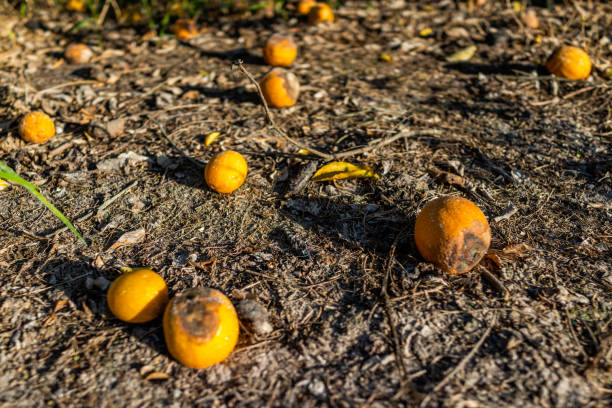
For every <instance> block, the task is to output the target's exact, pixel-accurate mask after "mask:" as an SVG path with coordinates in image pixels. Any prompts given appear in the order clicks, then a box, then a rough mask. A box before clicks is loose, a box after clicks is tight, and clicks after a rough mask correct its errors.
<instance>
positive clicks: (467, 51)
mask: <svg viewBox="0 0 612 408" xmlns="http://www.w3.org/2000/svg"><path fill="white" fill-rule="evenodd" d="M477 50H478V47H476V46H475V45H470V46H469V47H466V48H464V49H462V50H460V51H457V52H456V53H454V54H452V55H449V56H448V57H446V61H448V62H465V61H469V60H470V59H472V57H473V56H474V54H476V51H477Z"/></svg>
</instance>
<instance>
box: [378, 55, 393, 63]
mask: <svg viewBox="0 0 612 408" xmlns="http://www.w3.org/2000/svg"><path fill="white" fill-rule="evenodd" d="M378 59H379V60H381V61H384V62H391V61H393V58H391V56H390V55H389V54H380V55H379V56H378Z"/></svg>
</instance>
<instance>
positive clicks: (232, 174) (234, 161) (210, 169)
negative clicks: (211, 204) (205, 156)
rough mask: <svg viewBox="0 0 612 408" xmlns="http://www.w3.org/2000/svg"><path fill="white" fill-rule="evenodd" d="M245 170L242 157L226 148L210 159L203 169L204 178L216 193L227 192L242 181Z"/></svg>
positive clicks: (234, 188)
mask: <svg viewBox="0 0 612 408" xmlns="http://www.w3.org/2000/svg"><path fill="white" fill-rule="evenodd" d="M247 171H248V168H247V162H246V160H245V159H244V157H243V156H242V155H241V154H240V153H238V152H235V151H233V150H228V151H226V152H223V153H220V154H218V155H216V156H215V157H213V158H212V159H210V161H209V162H208V163H207V164H206V168H205V169H204V180H206V184H208V187H210V188H212V189H213V190H215V191H216V192H217V193H223V194H229V193H231V192H233V191H234V190H237V189H238V188H239V187H240V186H241V185H242V184H243V183H244V180H245V179H246V176H247Z"/></svg>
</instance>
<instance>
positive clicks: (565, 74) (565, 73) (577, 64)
mask: <svg viewBox="0 0 612 408" xmlns="http://www.w3.org/2000/svg"><path fill="white" fill-rule="evenodd" d="M546 69H547V70H548V71H549V72H550V73H551V74H553V75H555V76H558V77H562V78H568V79H585V78H588V77H589V74H590V73H591V59H590V58H589V55H588V54H587V53H586V52H585V51H584V50H582V49H580V48H578V47H572V46H569V45H565V46H563V47H561V48H559V49H558V50H557V51H555V53H554V54H553V55H551V56H550V58H549V59H548V61H546Z"/></svg>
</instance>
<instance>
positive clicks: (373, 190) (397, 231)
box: [0, 0, 612, 408]
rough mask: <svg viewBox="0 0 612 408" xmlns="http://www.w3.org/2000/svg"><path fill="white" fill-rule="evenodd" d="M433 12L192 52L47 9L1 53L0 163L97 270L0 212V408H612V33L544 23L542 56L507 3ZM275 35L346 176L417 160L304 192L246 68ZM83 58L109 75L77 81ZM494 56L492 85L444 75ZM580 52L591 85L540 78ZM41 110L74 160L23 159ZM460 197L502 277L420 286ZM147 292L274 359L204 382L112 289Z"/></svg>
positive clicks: (431, 278)
mask: <svg viewBox="0 0 612 408" xmlns="http://www.w3.org/2000/svg"><path fill="white" fill-rule="evenodd" d="M419 3H420V2H415V3H412V2H404V1H401V0H400V1H385V2H376V1H369V2H365V1H350V2H349V1H347V2H345V3H344V4H342V5H341V6H340V7H339V8H338V9H337V11H336V14H337V21H336V22H335V23H334V24H330V25H322V26H316V27H313V26H308V25H307V24H306V23H304V22H303V21H301V20H299V19H296V18H294V17H292V13H291V12H290V13H289V15H288V17H286V18H283V16H278V17H276V18H274V19H266V18H265V17H263V16H262V15H258V14H242V15H238V16H236V15H221V16H215V15H208V16H205V17H204V18H201V19H200V21H199V24H200V25H201V27H202V28H203V30H202V33H201V34H200V35H199V36H197V37H196V38H194V39H192V40H189V41H187V42H178V41H176V40H175V39H174V38H172V37H168V36H155V35H150V34H147V29H146V27H143V28H133V27H126V26H121V25H117V24H116V23H114V22H113V21H112V20H111V19H109V21H108V22H107V23H106V24H105V25H104V26H103V27H102V28H96V27H95V26H90V27H88V28H86V29H82V30H76V31H70V32H69V31H68V29H69V28H70V27H72V26H74V24H76V23H78V22H79V21H80V20H82V19H83V17H82V16H78V15H74V14H68V13H64V12H58V11H56V10H48V9H46V8H41V9H38V10H36V11H35V12H34V14H33V15H32V16H31V17H30V18H27V19H21V20H18V21H17V22H16V25H15V27H14V28H13V31H14V37H13V39H12V40H10V39H5V40H3V41H2V43H1V44H0V82H1V84H2V87H1V88H0V90H1V95H2V96H1V98H0V125H1V129H0V132H1V133H0V160H3V161H5V162H6V163H7V164H9V165H10V166H11V167H13V168H14V169H16V170H17V171H18V172H19V173H20V174H21V175H23V176H24V177H26V178H27V179H29V180H30V181H32V182H34V183H35V184H37V185H39V186H40V187H41V191H42V192H43V193H44V194H45V195H46V196H47V197H49V198H50V199H51V200H52V201H53V202H54V203H55V204H57V206H58V207H59V208H60V209H61V210H62V211H63V212H64V213H65V214H66V215H67V216H68V217H69V218H70V219H72V220H74V221H75V225H76V227H77V228H78V229H79V230H80V231H81V232H82V233H83V235H84V236H85V237H86V239H87V240H88V242H89V246H87V247H85V246H84V245H82V244H81V243H80V242H78V240H76V239H75V237H74V236H73V235H72V234H71V233H70V232H66V231H60V232H57V230H58V229H59V228H61V227H62V224H61V223H60V222H59V221H58V220H57V219H56V218H54V217H53V216H51V215H50V213H49V212H48V211H47V210H46V209H45V207H43V206H42V205H41V204H40V203H39V202H38V201H36V200H35V199H34V198H33V197H32V196H31V195H30V194H29V193H28V192H26V191H25V190H23V189H21V188H18V187H15V186H13V187H11V188H10V189H9V190H6V191H3V192H0V282H1V285H0V367H1V370H0V404H2V406H7V407H34V406H59V407H66V406H96V407H142V406H176V407H189V406H256V407H259V406H304V407H308V406H342V407H356V406H367V407H381V406H419V405H420V406H428V407H435V406H452V407H464V408H467V407H490V406H496V407H516V406H523V407H531V406H543V407H578V406H580V407H604V406H610V405H609V404H610V403H611V402H612V336H611V333H612V313H611V311H612V296H611V293H612V273H611V269H612V260H611V256H610V244H611V238H612V228H611V222H610V221H611V216H612V194H611V190H612V189H611V187H612V179H611V174H612V166H611V164H612V155H611V153H610V136H611V135H612V105H611V103H610V100H611V96H612V82H611V81H610V80H609V79H606V78H605V75H604V72H605V70H606V69H609V68H611V67H612V65H611V63H612V45H611V40H612V37H611V32H610V27H612V6H611V5H610V4H609V3H607V2H595V1H582V2H580V1H576V2H569V1H567V2H555V3H554V4H553V6H552V7H551V8H546V2H543V1H542V2H535V1H534V2H531V4H532V6H531V7H530V8H531V9H532V10H534V11H535V13H536V15H537V17H538V19H539V28H537V29H530V28H528V27H527V26H526V25H525V24H524V22H523V21H522V19H521V16H520V15H518V14H516V13H515V12H514V11H512V9H511V8H510V7H509V4H508V2H505V1H489V4H488V5H487V6H485V7H483V8H480V9H469V8H468V7H466V5H465V4H464V3H454V2H451V1H441V2H437V3H432V7H431V8H424V7H423V6H422V5H419ZM551 3H552V2H551ZM3 26H6V23H4V24H3ZM426 27H431V28H432V30H433V36H431V37H428V38H422V37H420V36H419V35H418V33H419V31H420V30H422V29H423V28H426ZM275 31H290V32H292V33H293V34H294V36H295V37H296V40H297V42H298V44H299V46H300V54H299V58H298V60H297V63H296V64H294V66H293V67H292V71H293V72H294V73H295V74H296V75H297V76H298V78H299V80H300V82H301V84H302V93H301V95H300V99H299V103H298V104H297V105H296V106H295V107H293V108H290V109H285V110H280V111H274V112H273V114H274V117H275V119H276V121H277V122H278V123H279V124H280V125H281V126H282V127H283V128H284V129H285V130H286V131H287V133H288V134H289V135H290V136H291V137H293V138H295V139H296V140H299V141H300V142H302V143H304V144H308V145H310V146H312V147H315V148H317V149H319V150H321V151H324V152H326V153H329V154H336V153H338V152H343V151H346V150H348V149H351V148H356V147H360V146H364V145H371V144H376V143H378V142H380V141H384V140H387V139H388V138H390V137H394V136H397V135H401V137H399V138H398V139H397V140H395V141H394V142H393V143H390V144H387V145H385V146H383V147H379V148H376V149H371V150H370V151H368V152H366V153H363V154H359V155H353V156H351V157H348V158H346V160H347V161H351V162H353V163H358V164H367V165H370V166H372V167H373V168H374V169H375V170H376V171H377V172H378V173H379V174H380V178H379V179H377V180H374V179H362V180H350V181H338V182H334V183H313V182H309V183H308V184H306V186H305V187H304V188H303V189H298V188H295V185H296V183H297V181H300V178H301V177H302V176H303V174H307V173H304V171H305V170H303V169H308V168H311V169H312V168H315V167H316V166H320V165H322V164H323V163H324V161H317V162H316V163H315V165H314V166H313V165H312V162H313V161H315V160H313V159H316V157H314V158H313V157H303V156H296V155H295V153H296V152H297V151H298V148H297V147H295V146H293V145H292V144H290V143H287V142H286V141H285V140H284V139H283V138H281V137H279V136H278V135H277V134H275V133H274V132H272V130H271V129H270V128H269V127H268V126H267V123H266V118H265V116H264V114H263V110H262V107H261V104H260V102H259V100H258V96H257V94H256V92H255V88H254V86H253V85H252V84H251V83H250V82H249V80H248V79H247V78H246V77H245V76H244V75H243V74H242V73H241V72H240V71H239V70H238V69H236V68H235V67H234V68H233V66H232V63H233V61H235V60H236V59H242V60H243V61H244V63H245V67H246V68H247V69H248V70H249V71H250V72H251V73H252V74H253V75H254V76H255V77H257V78H259V77H261V76H262V75H263V74H264V73H265V72H266V71H267V70H268V69H269V68H268V67H266V66H264V65H263V63H262V61H261V51H260V47H261V44H262V42H263V41H264V39H265V38H266V37H267V36H268V35H270V34H271V33H272V32H275ZM74 41H81V42H85V43H87V44H89V45H90V47H91V48H92V49H93V50H94V53H95V59H94V60H93V61H92V62H90V63H88V64H85V65H81V66H75V65H69V64H67V63H65V62H63V59H62V52H63V50H64V48H65V46H66V44H68V43H69V42H74ZM472 44H474V45H476V46H477V47H478V51H477V52H476V54H475V56H474V57H473V58H472V59H471V60H470V61H469V62H464V63H458V64H449V63H447V62H446V60H445V57H446V56H448V55H449V54H452V53H454V52H456V51H457V50H460V49H462V48H464V47H467V46H469V45H472ZM560 44H573V45H580V46H583V47H585V48H587V49H588V52H589V54H590V55H591V57H592V59H593V62H594V69H593V73H592V75H591V77H590V79H589V80H587V81H578V82H568V81H559V80H553V79H552V78H551V77H549V76H548V74H547V73H546V72H545V71H544V70H543V69H542V67H541V64H542V61H544V60H545V58H546V57H547V56H548V55H549V54H550V53H551V52H552V51H553V50H554V49H555V48H556V47H557V46H559V45H560ZM381 54H388V55H389V56H391V58H392V60H391V61H390V62H387V61H381V60H379V56H380V55H381ZM30 109H41V110H43V111H45V112H47V113H48V114H50V115H51V116H52V117H53V118H54V120H55V122H56V124H57V127H58V130H59V134H58V135H57V136H56V137H55V138H54V139H52V140H51V141H50V142H48V143H46V144H42V145H27V144H24V143H23V142H21V141H20V139H19V138H18V135H17V128H16V124H17V120H18V119H19V117H20V116H21V115H22V114H23V113H24V112H26V111H27V110H30ZM122 127H123V128H122ZM162 128H163V131H162V130H161V129H162ZM213 131H219V132H221V136H220V137H219V139H217V141H216V142H215V143H214V144H213V145H211V146H210V147H206V146H205V145H204V143H203V139H204V137H205V135H207V134H208V133H210V132H213ZM163 132H166V134H167V138H166V137H164V136H163ZM170 141H171V142H170ZM171 143H173V144H174V145H175V146H176V147H178V148H180V149H181V150H182V151H183V152H184V154H182V153H181V152H179V150H177V149H176V148H175V147H173V146H172V145H171ZM226 149H234V150H238V151H241V152H243V153H244V154H245V155H246V157H247V160H248V165H249V175H248V178H247V181H246V183H245V185H244V186H243V187H242V188H240V189H239V190H238V191H236V192H235V193H233V194H231V195H220V194H216V193H214V192H212V191H211V190H209V189H208V188H207V187H206V185H205V183H204V180H203V171H202V167H201V163H202V162H204V163H205V162H206V161H207V160H208V159H209V158H210V157H211V156H212V155H213V154H215V153H217V152H219V151H222V150H226ZM187 157H189V158H187ZM448 194H450V195H458V196H463V197H466V198H469V199H471V200H473V201H474V202H476V203H477V204H478V205H479V206H480V207H481V208H482V209H483V211H484V212H485V214H486V215H487V217H488V218H489V220H490V222H491V227H492V231H493V242H492V246H491V253H490V255H489V256H488V258H487V259H486V260H485V261H484V262H483V265H482V267H479V268H477V269H475V270H474V271H472V272H470V273H468V274H466V275H461V276H449V275H445V274H443V273H442V272H440V271H438V270H436V269H435V268H434V267H432V266H431V265H429V264H428V263H426V262H424V261H423V260H422V259H421V258H420V256H419V255H418V253H417V251H416V248H415V246H414V243H413V237H412V228H413V224H414V218H415V215H416V213H417V212H418V210H419V209H420V208H422V206H423V204H424V203H425V202H427V201H428V200H430V199H432V198H434V197H437V196H440V195H448ZM514 211H516V212H514ZM140 228H144V230H145V231H146V235H145V236H144V238H142V239H141V240H139V241H138V242H135V243H133V244H131V245H127V246H124V247H119V248H110V247H111V246H112V244H113V243H114V242H115V241H116V240H117V239H118V237H120V236H121V235H122V234H124V233H126V232H129V231H134V230H138V229H140ZM394 244H395V245H394ZM139 265H147V266H152V267H154V268H155V270H157V271H158V272H159V273H160V274H161V275H162V276H163V277H164V278H165V279H166V281H167V283H168V286H169V288H170V291H171V293H177V292H179V291H181V290H183V289H185V288H189V287H193V286H210V287H214V288H218V289H220V290H222V291H223V292H224V293H226V294H227V295H228V296H229V297H230V298H231V299H232V301H234V302H239V301H240V300H241V299H254V300H257V301H258V302H260V303H261V304H263V305H264V306H265V307H266V308H267V310H268V312H269V318H270V323H271V324H272V326H273V331H272V332H270V333H268V334H257V333H254V332H253V330H252V329H251V330H250V331H249V329H248V327H247V326H246V325H245V326H244V328H243V330H242V333H241V337H240V341H239V344H238V347H237V349H236V350H235V352H234V353H233V354H232V355H231V356H230V358H229V359H228V360H227V361H225V362H224V363H222V364H219V365H217V366H214V367H212V368H210V369H205V370H192V369H188V368H186V367H183V366H181V365H180V364H178V363H177V362H175V361H174V360H173V359H172V358H170V357H169V356H168V353H167V351H166V349H165V345H164V341H163V333H162V330H161V327H160V326H161V325H160V322H159V321H154V322H152V323H150V324H142V325H128V324H125V323H122V322H120V321H118V320H117V319H115V318H114V317H113V316H112V315H111V314H110V313H109V310H108V308H107V306H106V302H105V286H106V284H107V281H111V280H113V279H114V278H115V277H117V276H118V275H119V274H120V271H119V268H120V267H121V266H139Z"/></svg>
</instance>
